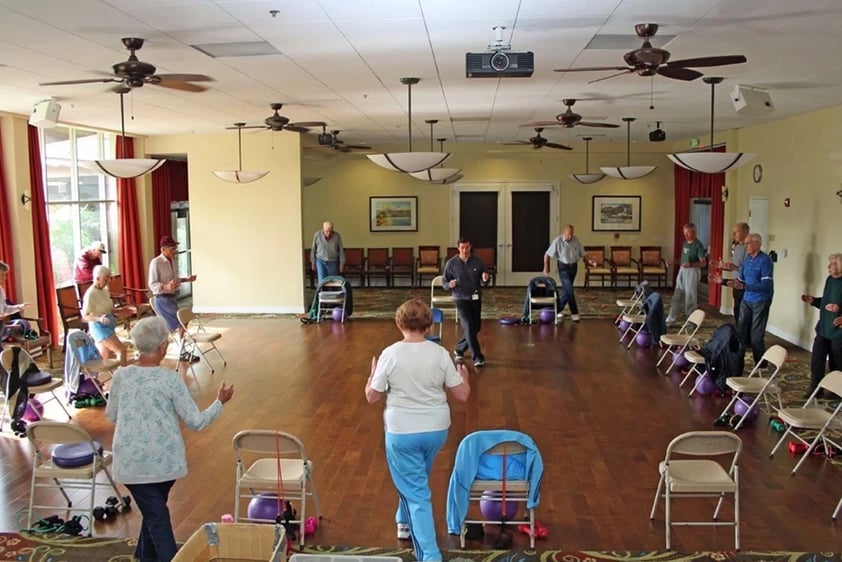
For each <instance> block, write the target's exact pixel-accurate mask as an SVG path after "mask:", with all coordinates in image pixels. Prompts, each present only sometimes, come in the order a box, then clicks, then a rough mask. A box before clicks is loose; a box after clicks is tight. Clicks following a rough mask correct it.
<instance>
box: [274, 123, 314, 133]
mask: <svg viewBox="0 0 842 562" xmlns="http://www.w3.org/2000/svg"><path fill="white" fill-rule="evenodd" d="M279 130H280V129H279ZM283 130H284V131H292V132H293V133H306V132H307V131H309V130H310V129H308V128H307V127H299V126H298V125H292V124H290V125H284V128H283Z"/></svg>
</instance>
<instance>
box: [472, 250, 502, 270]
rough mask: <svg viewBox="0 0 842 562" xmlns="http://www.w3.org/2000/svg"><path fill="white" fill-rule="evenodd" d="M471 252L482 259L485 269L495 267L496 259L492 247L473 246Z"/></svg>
mask: <svg viewBox="0 0 842 562" xmlns="http://www.w3.org/2000/svg"><path fill="white" fill-rule="evenodd" d="M473 252H474V255H475V256H476V257H478V258H479V259H481V260H482V263H483V264H485V267H486V269H494V267H496V265H497V259H496V258H495V255H494V254H495V252H494V248H474V249H473Z"/></svg>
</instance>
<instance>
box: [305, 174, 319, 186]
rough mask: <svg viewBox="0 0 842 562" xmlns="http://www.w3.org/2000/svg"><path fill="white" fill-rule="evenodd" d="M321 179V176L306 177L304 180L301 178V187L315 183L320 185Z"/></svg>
mask: <svg viewBox="0 0 842 562" xmlns="http://www.w3.org/2000/svg"><path fill="white" fill-rule="evenodd" d="M321 179H322V178H321V176H304V177H303V178H301V185H302V186H303V187H308V186H311V185H313V184H314V183H318V182H319V181H320V180H321Z"/></svg>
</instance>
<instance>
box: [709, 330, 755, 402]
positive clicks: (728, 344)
mask: <svg viewBox="0 0 842 562" xmlns="http://www.w3.org/2000/svg"><path fill="white" fill-rule="evenodd" d="M701 354H702V356H703V357H704V358H705V366H706V368H707V371H708V375H709V376H710V378H711V380H713V381H714V382H716V386H717V387H718V388H719V390H721V391H723V392H724V391H725V389H726V388H727V386H726V384H725V379H727V378H728V377H737V376H740V375H742V374H743V370H744V368H745V345H743V342H742V340H740V337H739V335H738V334H737V330H736V329H734V326H732V325H731V324H723V325H722V326H720V327H718V328H717V329H716V330H714V331H713V334H712V335H711V337H710V341H708V342H707V343H706V344H705V345H704V346H703V347H702V349H701Z"/></svg>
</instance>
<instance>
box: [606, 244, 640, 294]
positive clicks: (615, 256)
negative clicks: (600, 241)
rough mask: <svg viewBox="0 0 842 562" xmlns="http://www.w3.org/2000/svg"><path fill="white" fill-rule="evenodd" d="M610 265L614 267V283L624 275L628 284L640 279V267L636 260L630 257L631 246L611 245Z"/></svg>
mask: <svg viewBox="0 0 842 562" xmlns="http://www.w3.org/2000/svg"><path fill="white" fill-rule="evenodd" d="M611 265H612V266H613V269H614V285H615V286H616V285H617V282H618V281H619V280H620V277H622V276H625V277H626V279H627V280H628V283H629V285H632V284H633V282H632V280H634V283H637V282H638V281H639V279H640V268H639V267H638V265H637V260H636V259H634V258H633V257H632V250H631V246H611Z"/></svg>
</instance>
